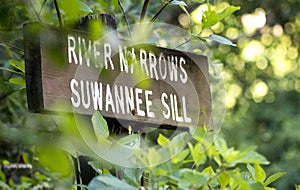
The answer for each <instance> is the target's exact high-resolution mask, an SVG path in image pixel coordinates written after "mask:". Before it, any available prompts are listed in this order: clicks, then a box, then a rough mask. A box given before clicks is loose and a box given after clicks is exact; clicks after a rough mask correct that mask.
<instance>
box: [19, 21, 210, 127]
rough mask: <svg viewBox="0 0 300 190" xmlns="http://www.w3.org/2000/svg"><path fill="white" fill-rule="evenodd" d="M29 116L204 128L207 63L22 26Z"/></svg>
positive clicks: (173, 52)
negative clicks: (53, 114) (62, 115)
mask: <svg viewBox="0 0 300 190" xmlns="http://www.w3.org/2000/svg"><path fill="white" fill-rule="evenodd" d="M24 43H25V63H26V85H27V86H26V87H27V99H28V108H29V110H30V111H33V112H73V113H76V114H86V115H92V114H93V113H94V112H95V110H99V111H100V112H101V114H102V115H103V116H104V117H109V118H116V119H120V120H125V121H133V122H140V123H143V124H157V125H167V126H178V127H188V126H203V125H208V123H209V122H210V118H211V93H210V87H209V81H208V78H209V74H208V62H207V58H206V57H205V56H201V55H196V54H192V53H187V52H181V51H177V50H171V49H167V48H161V47H156V46H152V45H146V44H138V45H136V44H135V45H130V46H128V45H124V44H122V43H119V42H118V43H116V42H115V41H114V39H112V38H101V39H97V40H95V39H94V40H93V39H92V37H91V36H90V35H89V33H87V32H83V31H78V30H67V29H59V28H55V27H50V26H41V25H39V24H36V23H29V24H27V25H25V26H24Z"/></svg>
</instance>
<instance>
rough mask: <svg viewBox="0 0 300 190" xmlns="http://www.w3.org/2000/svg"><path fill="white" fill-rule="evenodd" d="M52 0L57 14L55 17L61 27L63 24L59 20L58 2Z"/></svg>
mask: <svg viewBox="0 0 300 190" xmlns="http://www.w3.org/2000/svg"><path fill="white" fill-rule="evenodd" d="M53 1H54V6H55V10H56V14H57V17H58V22H59V27H60V28H62V26H63V24H62V20H61V14H60V11H59V7H58V3H57V0H53Z"/></svg>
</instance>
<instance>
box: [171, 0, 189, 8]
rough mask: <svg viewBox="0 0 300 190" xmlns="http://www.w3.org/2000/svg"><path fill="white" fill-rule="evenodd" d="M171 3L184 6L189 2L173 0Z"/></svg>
mask: <svg viewBox="0 0 300 190" xmlns="http://www.w3.org/2000/svg"><path fill="white" fill-rule="evenodd" d="M170 5H182V6H184V7H187V4H186V3H185V2H184V1H177V0H174V1H172V2H171V3H170Z"/></svg>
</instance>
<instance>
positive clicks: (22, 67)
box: [8, 59, 25, 73]
mask: <svg viewBox="0 0 300 190" xmlns="http://www.w3.org/2000/svg"><path fill="white" fill-rule="evenodd" d="M8 62H9V64H10V65H11V66H13V67H14V68H16V69H18V70H20V71H22V73H25V64H24V63H23V62H21V61H17V60H12V59H11V60H9V61H8Z"/></svg>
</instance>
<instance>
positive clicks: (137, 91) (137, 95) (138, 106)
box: [135, 88, 145, 116]
mask: <svg viewBox="0 0 300 190" xmlns="http://www.w3.org/2000/svg"><path fill="white" fill-rule="evenodd" d="M142 92H143V90H142V89H140V88H136V89H135V103H136V113H137V115H138V116H145V112H144V111H143V110H141V109H140V104H142V103H143V101H142V99H140V98H139V94H141V93H142Z"/></svg>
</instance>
